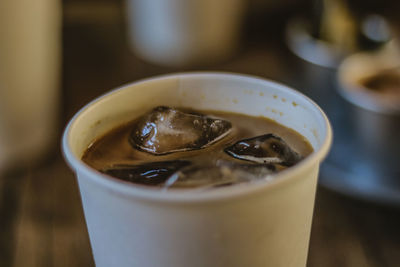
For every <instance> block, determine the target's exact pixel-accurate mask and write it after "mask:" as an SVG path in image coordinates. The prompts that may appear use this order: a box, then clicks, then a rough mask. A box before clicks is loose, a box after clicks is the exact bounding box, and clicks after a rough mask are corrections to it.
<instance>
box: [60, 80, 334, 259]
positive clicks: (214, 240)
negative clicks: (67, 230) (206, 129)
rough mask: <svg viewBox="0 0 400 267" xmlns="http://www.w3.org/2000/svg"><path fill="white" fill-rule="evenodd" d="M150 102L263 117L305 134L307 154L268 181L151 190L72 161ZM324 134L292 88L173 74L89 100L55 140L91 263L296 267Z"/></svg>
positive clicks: (319, 119)
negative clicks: (72, 184) (78, 205)
mask: <svg viewBox="0 0 400 267" xmlns="http://www.w3.org/2000/svg"><path fill="white" fill-rule="evenodd" d="M158 105H168V106H180V107H191V108H195V109H199V110H219V111H227V112H237V113H243V114H248V115H253V116H266V117H269V118H272V119H274V120H276V121H277V122H279V123H281V124H283V125H285V126H287V127H289V128H292V129H294V130H296V131H298V132H299V133H301V134H302V135H303V136H304V137H306V138H307V139H308V140H309V141H310V143H311V145H312V146H313V148H314V150H315V151H314V152H313V153H312V154H311V155H309V156H308V157H307V158H306V159H304V160H303V161H302V162H300V163H299V164H298V165H296V166H294V167H291V168H290V169H288V170H287V171H283V172H282V173H280V174H279V176H278V177H277V178H276V179H275V180H274V181H273V182H271V183H249V184H242V185H236V186H227V187H224V188H219V189H216V190H209V191H201V192H199V191H197V192H193V191H191V190H183V191H179V190H176V191H173V190H171V191H160V190H159V189H154V188H144V187H143V186H137V185H134V184H131V183H128V182H124V181H122V180H118V179H115V178H112V177H109V176H106V175H103V174H101V173H100V172H97V171H96V170H94V169H92V168H90V167H89V166H87V165H86V164H84V163H83V162H82V161H81V156H82V154H83V153H84V151H85V150H86V148H87V147H88V145H89V144H90V143H91V142H92V141H93V140H94V139H95V138H96V137H99V136H101V135H103V134H104V133H106V132H107V131H109V130H110V129H112V128H114V127H116V126H118V125H120V124H122V123H124V122H127V121H130V120H132V119H133V118H134V117H136V116H140V115H141V114H143V112H144V111H146V110H149V109H150V108H153V107H154V106H158ZM331 140H332V132H331V128H330V124H329V122H328V120H327V118H326V116H325V115H324V113H323V112H322V111H321V110H320V109H319V108H318V106H317V105H316V104H315V103H313V102H312V101H311V100H309V99H308V98H306V97H305V96H303V95H301V94H300V93H298V92H296V91H294V90H291V89H289V88H286V87H285V86H283V85H280V84H276V83H273V82H270V81H266V80H263V79H259V78H254V77H249V76H244V75H232V74H223V73H197V74H196V73H195V74H177V75H168V76H162V77H156V78H153V79H148V80H145V81H141V82H137V83H132V84H129V85H126V86H124V87H122V88H120V89H119V90H114V91H112V92H110V93H108V94H106V95H104V96H102V97H100V98H98V99H96V100H94V101H93V102H91V103H90V104H88V105H87V106H86V107H84V108H83V109H82V110H81V111H80V112H79V113H78V114H77V115H75V117H74V118H73V119H72V120H71V122H70V123H69V125H68V127H67V128H66V130H65V133H64V137H63V150H64V155H65V157H66V160H67V161H68V163H69V164H70V166H71V167H72V169H73V170H74V171H75V172H76V175H77V179H78V183H79V188H80V192H81V197H82V204H83V208H84V212H85V217H86V222H87V226H88V231H89V236H90V241H91V245H92V249H93V255H94V260H95V262H96V266H98V267H109V266H118V267H129V266H141V267H159V266H163V267H180V266H190V267H204V266H207V267H223V266H226V267H236V266H237V267H243V266H251V267H265V266H273V267H304V266H305V265H306V260H307V252H308V242H309V238H310V230H311V221H312V214H313V207H314V197H315V190H316V184H317V176H318V170H319V165H320V163H321V161H322V160H323V159H324V157H325V156H326V154H327V153H328V150H329V147H330V144H331Z"/></svg>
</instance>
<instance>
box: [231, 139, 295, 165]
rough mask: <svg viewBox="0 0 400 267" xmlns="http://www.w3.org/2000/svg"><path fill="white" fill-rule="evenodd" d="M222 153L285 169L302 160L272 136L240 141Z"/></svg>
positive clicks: (284, 143) (287, 146) (280, 140)
mask: <svg viewBox="0 0 400 267" xmlns="http://www.w3.org/2000/svg"><path fill="white" fill-rule="evenodd" d="M224 151H225V152H226V153H227V154H229V155H231V156H233V157H234V158H237V159H241V160H247V161H251V162H255V163H261V164H263V163H265V164H278V165H283V166H287V167H290V166H293V165H294V164H296V163H297V162H299V161H300V160H301V159H302V156H301V155H300V154H298V153H297V152H296V151H294V150H293V149H292V148H290V146H289V145H288V144H287V143H286V142H285V141H284V140H283V139H282V138H280V137H279V136H276V135H274V134H265V135H260V136H256V137H252V138H248V139H244V140H240V141H238V142H236V143H235V144H233V145H232V146H229V147H227V148H225V150H224Z"/></svg>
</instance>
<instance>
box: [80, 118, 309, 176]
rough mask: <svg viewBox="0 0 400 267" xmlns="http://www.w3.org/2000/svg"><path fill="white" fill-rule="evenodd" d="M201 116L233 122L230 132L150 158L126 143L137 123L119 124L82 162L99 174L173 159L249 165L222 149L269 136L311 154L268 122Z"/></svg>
mask: <svg viewBox="0 0 400 267" xmlns="http://www.w3.org/2000/svg"><path fill="white" fill-rule="evenodd" d="M195 112H198V111H195ZM201 113H202V114H206V115H207V116H215V117H218V118H221V119H224V120H228V121H230V122H231V123H232V130H231V132H230V133H229V134H228V135H227V136H225V137H224V138H223V139H221V140H219V141H217V142H215V143H213V144H211V145H210V146H208V147H205V148H202V149H197V150H191V151H184V152H175V153H170V154H166V155H153V154H151V153H148V152H145V151H140V150H138V149H136V148H134V147H133V146H132V145H131V143H130V142H129V137H130V134H131V132H132V129H133V127H134V125H135V123H137V120H133V121H131V122H129V123H126V124H123V125H120V126H119V127H117V128H115V129H113V130H111V131H109V132H108V133H106V134H105V135H104V136H101V137H100V138H98V139H97V140H95V141H94V142H93V143H92V144H91V145H90V146H89V147H88V148H87V150H86V151H85V153H84V155H83V157H82V160H83V161H84V162H85V163H86V164H88V165H89V166H91V167H93V168H94V169H96V170H99V171H102V170H105V169H108V168H112V167H114V166H116V165H140V164H146V163H151V162H158V161H174V160H185V161H190V162H192V163H194V164H197V165H201V166H212V165H216V164H217V162H218V161H221V160H222V161H227V162H236V163H239V164H241V163H244V162H245V163H248V162H247V161H244V160H242V159H237V158H234V157H232V156H231V155H229V154H228V153H226V152H225V151H224V149H225V148H227V147H229V146H232V145H233V144H235V143H236V142H238V141H239V140H243V139H248V138H252V137H255V136H260V135H265V134H269V133H272V134H274V135H276V136H279V137H280V138H282V139H283V140H284V141H285V142H286V143H287V144H288V145H289V146H290V147H291V148H292V149H293V150H294V151H296V152H297V153H299V154H300V155H301V156H302V157H306V156H307V155H309V154H310V153H311V152H312V151H313V149H312V147H311V145H310V143H309V142H308V141H307V140H306V138H305V137H303V136H302V135H300V134H299V133H297V132H296V131H294V130H292V129H289V128H287V127H285V126H283V125H280V124H278V123H277V122H275V121H273V120H271V119H268V118H265V117H253V116H248V115H243V114H236V113H225V112H216V111H201ZM285 168H286V167H285V166H281V167H280V168H279V169H285Z"/></svg>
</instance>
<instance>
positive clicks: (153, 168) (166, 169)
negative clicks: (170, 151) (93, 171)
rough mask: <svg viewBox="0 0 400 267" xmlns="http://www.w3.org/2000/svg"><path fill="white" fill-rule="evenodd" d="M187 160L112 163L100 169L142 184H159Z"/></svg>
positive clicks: (185, 164) (187, 162)
mask: <svg viewBox="0 0 400 267" xmlns="http://www.w3.org/2000/svg"><path fill="white" fill-rule="evenodd" d="M189 164H190V162H189V161H185V160H172V161H157V162H150V163H144V164H141V165H125V164H121V165H114V166H112V167H111V168H108V169H104V170H102V172H103V173H105V174H108V175H110V176H113V177H116V178H119V179H122V180H125V181H128V182H132V183H135V184H143V185H156V186H157V185H161V184H163V183H164V182H165V181H166V180H167V179H168V177H170V176H171V175H172V174H174V173H175V172H176V171H178V170H179V169H181V168H182V167H185V166H188V165H189Z"/></svg>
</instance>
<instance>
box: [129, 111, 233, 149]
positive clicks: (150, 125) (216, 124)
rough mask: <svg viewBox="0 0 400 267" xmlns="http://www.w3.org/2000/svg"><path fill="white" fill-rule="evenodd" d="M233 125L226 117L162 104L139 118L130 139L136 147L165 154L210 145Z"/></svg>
mask: <svg viewBox="0 0 400 267" xmlns="http://www.w3.org/2000/svg"><path fill="white" fill-rule="evenodd" d="M231 128H232V124H231V123H230V122H229V121H227V120H223V119H220V118H214V117H210V116H206V115H203V114H199V113H187V112H183V111H180V110H177V109H174V108H169V107H163V106H161V107H156V108H154V109H153V110H152V111H150V112H149V113H147V114H145V115H143V116H142V117H141V118H139V120H138V121H137V123H136V124H135V125H134V127H133V129H132V132H131V134H130V138H129V141H130V143H131V145H132V146H133V147H134V148H136V149H139V150H142V151H145V152H148V153H151V154H155V155H164V154H168V153H172V152H179V151H189V150H195V149H201V148H204V147H207V146H209V145H211V144H212V143H215V142H217V141H218V140H220V139H222V138H223V137H224V136H226V135H227V134H229V132H230V131H231Z"/></svg>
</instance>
